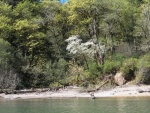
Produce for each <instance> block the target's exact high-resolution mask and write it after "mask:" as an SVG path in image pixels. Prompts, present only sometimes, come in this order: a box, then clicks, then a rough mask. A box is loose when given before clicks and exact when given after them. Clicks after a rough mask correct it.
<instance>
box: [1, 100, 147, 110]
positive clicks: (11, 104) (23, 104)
mask: <svg viewBox="0 0 150 113" xmlns="http://www.w3.org/2000/svg"><path fill="white" fill-rule="evenodd" d="M0 113H150V98H99V99H95V100H91V99H87V98H78V99H77V98H69V99H34V100H0Z"/></svg>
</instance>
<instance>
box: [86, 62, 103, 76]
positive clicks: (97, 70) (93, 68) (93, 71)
mask: <svg viewBox="0 0 150 113" xmlns="http://www.w3.org/2000/svg"><path fill="white" fill-rule="evenodd" d="M102 71H103V69H102V65H98V64H96V63H95V62H91V63H89V70H88V72H89V74H90V76H95V77H100V76H101V75H102V73H103V72H102Z"/></svg>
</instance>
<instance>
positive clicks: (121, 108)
mask: <svg viewBox="0 0 150 113" xmlns="http://www.w3.org/2000/svg"><path fill="white" fill-rule="evenodd" d="M117 104H118V105H117V107H118V110H119V113H126V111H125V109H126V108H127V106H126V102H125V100H124V99H117Z"/></svg>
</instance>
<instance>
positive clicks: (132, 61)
mask: <svg viewBox="0 0 150 113" xmlns="http://www.w3.org/2000/svg"><path fill="white" fill-rule="evenodd" d="M136 62H137V59H136V58H129V59H126V60H124V61H123V64H122V66H121V68H120V71H121V72H122V73H123V76H124V78H125V80H127V81H129V80H133V79H134V78H135V70H136Z"/></svg>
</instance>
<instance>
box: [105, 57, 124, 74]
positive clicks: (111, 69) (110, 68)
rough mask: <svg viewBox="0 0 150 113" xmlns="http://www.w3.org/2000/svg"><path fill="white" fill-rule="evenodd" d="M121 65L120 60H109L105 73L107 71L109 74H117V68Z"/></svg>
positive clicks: (106, 62)
mask: <svg viewBox="0 0 150 113" xmlns="http://www.w3.org/2000/svg"><path fill="white" fill-rule="evenodd" d="M120 65H121V62H119V61H110V60H107V61H105V63H104V68H103V71H104V73H107V74H110V73H112V74H115V73H116V72H117V70H119V67H120Z"/></svg>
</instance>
